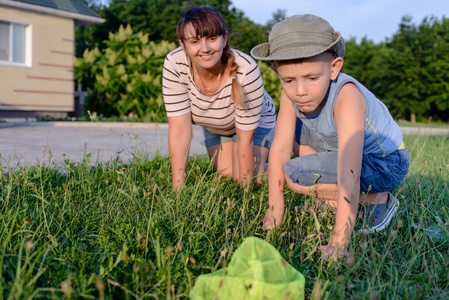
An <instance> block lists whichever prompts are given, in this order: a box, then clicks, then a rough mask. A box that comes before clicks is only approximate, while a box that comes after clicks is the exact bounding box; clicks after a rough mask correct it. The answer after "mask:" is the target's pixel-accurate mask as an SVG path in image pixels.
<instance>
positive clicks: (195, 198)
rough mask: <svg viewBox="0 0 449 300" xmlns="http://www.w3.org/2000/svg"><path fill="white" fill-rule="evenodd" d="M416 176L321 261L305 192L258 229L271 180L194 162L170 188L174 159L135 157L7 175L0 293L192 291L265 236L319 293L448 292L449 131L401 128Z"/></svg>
mask: <svg viewBox="0 0 449 300" xmlns="http://www.w3.org/2000/svg"><path fill="white" fill-rule="evenodd" d="M405 142H406V144H407V146H408V148H409V151H410V155H411V167H410V173H409V175H408V176H407V178H406V180H405V182H404V184H403V186H402V187H401V188H400V189H399V190H398V191H396V192H395V193H394V194H395V195H396V196H398V198H399V199H400V202H401V206H400V210H399V213H398V214H397V216H396V217H395V218H394V220H393V222H392V223H391V225H390V226H389V227H388V228H387V229H386V230H385V231H384V232H382V233H377V234H374V235H362V234H358V233H356V234H354V235H353V238H352V241H351V244H350V248H349V250H350V252H351V253H352V254H353V255H352V256H350V257H348V258H346V259H344V260H340V261H337V262H331V261H327V260H324V261H323V260H321V257H320V253H319V252H317V247H318V246H319V245H321V244H323V243H326V241H327V240H328V238H329V235H330V234H331V230H332V225H333V217H332V216H331V214H330V213H329V212H324V211H319V210H317V211H309V212H300V213H296V212H294V211H292V210H291V209H290V208H291V207H293V206H294V205H298V204H303V203H307V202H308V201H310V199H308V198H306V197H303V196H299V195H295V194H293V193H292V192H290V191H289V192H287V197H286V199H287V208H286V216H285V221H284V223H283V225H282V226H281V227H280V228H278V229H275V230H273V231H270V232H268V233H267V232H264V231H262V228H261V223H262V218H263V215H264V213H265V211H266V208H267V200H268V198H267V197H268V196H267V195H268V187H267V186H266V185H265V186H261V187H254V188H253V189H252V190H250V191H245V190H242V189H241V188H239V186H238V184H235V183H234V182H232V181H231V180H229V179H226V178H220V176H218V175H217V174H216V173H213V172H212V171H211V165H210V163H209V160H208V159H206V158H204V157H195V158H192V159H191V160H190V163H189V168H188V174H187V180H186V182H187V184H186V186H185V188H184V189H183V190H182V191H181V192H179V193H176V192H173V191H172V189H171V175H170V165H169V160H168V159H167V158H163V157H160V156H157V157H156V158H154V159H153V160H151V161H148V160H147V159H145V158H143V157H144V156H140V155H136V157H135V159H134V160H133V161H132V162H129V163H125V164H124V163H121V162H120V161H119V160H118V159H116V160H113V161H110V162H107V163H93V164H92V163H91V162H90V160H91V155H90V154H89V153H86V154H85V156H84V160H83V161H82V162H80V163H77V162H71V161H69V160H66V161H65V168H64V169H60V168H56V167H55V164H54V163H53V161H52V158H51V155H49V154H48V153H49V152H48V151H45V153H44V152H43V157H42V162H41V164H40V165H38V166H22V167H19V168H18V169H14V170H6V171H4V172H3V174H1V178H0V189H1V192H0V243H1V247H0V268H1V275H0V276H1V277H0V295H1V296H2V297H3V298H5V299H14V298H20V299H27V298H62V297H67V298H87V299H95V298H99V299H112V298H120V299H134V298H136V299H142V298H146V299H152V298H154V299H162V298H164V299H185V298H188V295H189V291H190V290H191V288H192V287H193V285H194V284H195V279H196V278H197V277H198V276H199V275H200V274H205V273H210V272H213V271H215V270H217V269H218V268H222V267H223V265H224V264H226V263H228V262H229V261H230V259H231V256H232V254H233V252H234V251H235V250H236V248H237V247H238V246H239V245H240V244H241V242H242V241H243V239H244V238H245V237H247V236H257V237H260V238H263V239H265V240H268V241H270V242H271V243H272V244H273V245H274V246H275V247H276V248H277V249H278V250H279V252H280V253H281V254H282V255H283V257H284V258H285V259H286V260H287V261H288V262H289V263H290V264H291V265H292V266H294V267H295V268H296V269H298V270H299V271H300V272H302V274H303V275H304V276H305V278H306V294H307V295H308V296H310V297H312V296H313V297H314V298H323V299H334V298H354V299H380V298H402V299H409V298H432V299H433V298H440V299H443V298H448V297H449V267H448V265H449V242H448V237H449V234H448V231H449V216H448V209H449V207H448V199H449V188H448V174H449V155H448V154H449V138H448V137H447V136H446V137H441V136H431V137H418V136H406V137H405Z"/></svg>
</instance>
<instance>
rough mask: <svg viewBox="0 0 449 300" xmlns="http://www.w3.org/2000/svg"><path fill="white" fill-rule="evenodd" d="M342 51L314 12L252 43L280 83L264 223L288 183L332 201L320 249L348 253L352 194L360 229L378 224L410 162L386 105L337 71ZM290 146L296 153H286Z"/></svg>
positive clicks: (389, 212)
mask: <svg viewBox="0 0 449 300" xmlns="http://www.w3.org/2000/svg"><path fill="white" fill-rule="evenodd" d="M344 54H345V46H344V41H343V39H342V37H341V34H340V33H339V32H336V31H334V29H333V28H332V26H330V25H329V23H328V22H327V21H326V20H324V19H322V18H319V17H317V16H314V15H296V16H292V17H289V18H287V19H285V20H283V21H281V22H279V23H277V24H275V25H274V26H273V28H272V30H271V32H270V34H269V38H268V43H265V44H261V45H258V46H256V47H254V48H253V49H252V50H251V55H252V56H253V57H254V58H256V59H260V60H268V61H271V62H272V63H273V68H274V70H275V72H276V74H277V75H278V77H279V79H280V81H281V85H282V94H281V98H280V110H279V115H278V121H277V124H276V133H275V138H274V141H273V144H272V147H271V151H270V155H269V162H268V168H269V172H268V184H269V209H268V211H267V213H266V215H265V218H264V221H263V228H264V230H268V229H272V228H274V227H276V226H278V225H280V223H281V222H282V219H283V215H284V186H285V183H287V185H288V186H289V187H290V188H291V189H292V190H293V191H295V192H297V193H301V194H305V195H309V196H312V197H315V198H318V199H319V200H321V201H322V202H323V203H322V204H323V205H325V206H332V207H334V208H337V210H336V214H335V225H334V229H333V233H332V237H331V239H330V241H329V244H328V245H326V246H321V247H320V250H323V251H324V257H329V256H333V255H334V254H339V253H341V254H343V255H345V254H346V253H347V250H346V249H347V247H348V245H349V241H350V238H351V234H352V231H353V228H354V224H355V221H356V217H357V210H358V205H359V202H360V203H361V204H363V205H365V214H364V217H365V219H366V222H364V223H365V224H367V226H365V227H364V228H362V229H361V231H363V232H365V233H370V232H376V231H380V230H383V229H385V227H386V226H387V225H388V223H389V222H390V221H391V219H392V218H393V216H394V214H395V213H396V211H397V209H398V207H399V201H398V200H397V199H396V198H395V197H394V196H393V195H392V194H391V193H390V191H392V190H394V189H395V188H397V187H398V186H399V185H400V184H401V183H402V181H403V180H404V178H405V176H406V174H407V172H408V167H409V154H408V151H407V148H406V147H405V146H404V144H403V142H402V132H401V129H400V128H399V126H398V125H397V124H396V122H395V121H394V120H393V118H392V117H391V115H390V113H389V111H388V109H387V108H386V106H385V105H384V104H383V103H382V102H381V101H380V100H378V99H377V98H376V97H375V96H374V95H373V94H372V93H371V92H370V91H368V90H367V89H366V88H365V87H364V86H362V85H361V84H360V83H359V82H357V81H356V80H355V79H354V78H352V77H350V76H348V75H346V74H344V73H340V70H341V68H342V66H343V57H344ZM292 150H293V151H294V153H295V154H296V156H297V157H296V158H294V159H291V160H290V158H291V153H292ZM368 192H369V193H368ZM361 195H362V197H361ZM317 201H318V200H317ZM320 203H321V202H320Z"/></svg>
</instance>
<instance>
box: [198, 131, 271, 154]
mask: <svg viewBox="0 0 449 300" xmlns="http://www.w3.org/2000/svg"><path fill="white" fill-rule="evenodd" d="M201 127H202V128H203V132H204V144H205V145H206V147H210V146H214V145H218V144H223V143H226V142H231V141H233V142H236V143H237V142H238V139H237V134H236V133H234V134H232V135H219V134H215V133H212V132H210V131H208V130H207V129H206V128H204V127H203V126H201ZM274 132H275V127H273V128H262V127H257V129H256V132H255V133H254V145H258V146H261V147H265V148H268V149H270V147H271V143H272V142H273V139H274Z"/></svg>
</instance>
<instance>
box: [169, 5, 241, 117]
mask: <svg viewBox="0 0 449 300" xmlns="http://www.w3.org/2000/svg"><path fill="white" fill-rule="evenodd" d="M188 24H192V26H193V28H194V30H195V33H196V34H197V36H199V37H214V36H223V37H224V36H226V33H227V31H226V25H225V21H224V19H223V17H222V16H221V14H220V13H219V12H218V11H216V10H215V9H213V8H212V7H207V6H198V7H193V8H191V9H189V10H188V11H186V12H185V13H184V14H183V15H182V17H181V19H180V20H179V22H178V26H177V28H176V37H177V38H178V40H180V41H181V42H183V41H184V39H185V36H184V34H185V28H186V26H187V25H188ZM221 62H222V63H223V64H224V65H225V66H226V68H228V69H229V76H230V77H231V78H232V88H231V99H232V100H233V101H234V104H235V105H236V106H238V107H241V108H244V99H245V96H244V94H243V90H242V86H241V85H240V83H239V82H238V80H237V78H236V74H237V69H238V65H237V63H236V62H235V56H234V53H233V52H232V50H231V47H230V46H229V36H228V39H227V41H226V46H225V47H224V48H223V55H222V56H221Z"/></svg>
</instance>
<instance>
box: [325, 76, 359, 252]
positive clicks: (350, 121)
mask: <svg viewBox="0 0 449 300" xmlns="http://www.w3.org/2000/svg"><path fill="white" fill-rule="evenodd" d="M365 114H366V103H365V99H364V97H363V95H362V94H361V92H360V91H359V89H358V88H357V87H356V86H355V85H354V84H352V83H349V84H346V85H344V86H343V87H342V89H341V90H340V93H339V95H338V98H337V101H336V103H335V107H334V121H335V125H336V127H337V136H338V164H337V213H336V216H335V226H334V230H333V235H332V238H331V240H330V243H329V247H328V249H327V251H326V253H325V256H329V255H332V254H333V252H335V251H336V250H345V249H346V248H347V246H348V244H349V240H350V238H351V234H352V230H353V228H354V224H355V221H356V217H357V208H358V204H359V196H360V172H361V168H362V154H363V143H364V123H365Z"/></svg>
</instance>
